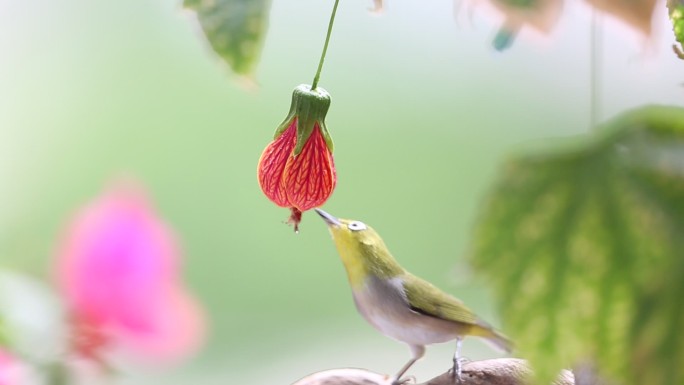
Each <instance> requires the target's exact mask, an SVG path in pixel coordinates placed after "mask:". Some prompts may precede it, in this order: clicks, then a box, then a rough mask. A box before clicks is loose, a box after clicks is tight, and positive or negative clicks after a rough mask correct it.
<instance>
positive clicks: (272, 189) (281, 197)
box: [257, 119, 297, 207]
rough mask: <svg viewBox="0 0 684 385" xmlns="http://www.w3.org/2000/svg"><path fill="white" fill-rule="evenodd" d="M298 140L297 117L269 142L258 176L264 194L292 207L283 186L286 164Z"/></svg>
mask: <svg viewBox="0 0 684 385" xmlns="http://www.w3.org/2000/svg"><path fill="white" fill-rule="evenodd" d="M296 140H297V119H294V120H293V121H292V123H291V124H290V127H288V128H287V130H285V132H283V133H282V134H281V135H280V136H279V137H278V138H276V139H275V140H274V141H272V142H271V143H269V145H268V146H266V149H264V152H263V153H262V154H261V158H260V159H259V166H258V168H257V178H258V179H259V185H260V186H261V190H262V191H263V192H264V194H265V195H266V196H267V197H268V199H270V200H271V201H273V203H275V204H277V205H278V206H280V207H290V206H291V205H290V202H289V201H288V200H287V194H285V191H284V190H283V188H282V183H281V182H282V179H283V171H284V170H285V164H286V163H287V160H288V159H289V158H290V156H291V155H292V151H293V150H294V147H295V142H296Z"/></svg>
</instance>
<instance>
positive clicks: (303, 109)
mask: <svg viewBox="0 0 684 385" xmlns="http://www.w3.org/2000/svg"><path fill="white" fill-rule="evenodd" d="M329 108H330V94H329V93H328V91H326V90H324V89H323V88H321V87H316V89H314V90H312V89H311V86H309V85H306V84H301V85H299V86H297V87H296V88H295V89H294V91H293V92H292V104H291V105H290V112H289V113H288V114H287V117H286V118H285V120H284V121H283V122H282V123H280V125H279V126H278V128H277V129H276V132H275V135H274V139H275V138H277V137H279V136H280V135H281V134H282V133H283V132H285V130H287V128H288V127H290V124H292V121H293V120H294V119H297V144H296V145H295V148H294V155H295V156H297V155H299V153H301V152H302V149H303V148H304V144H305V143H306V141H307V140H308V139H309V137H310V136H311V133H312V132H313V130H314V127H315V125H316V123H318V126H319V127H320V128H321V134H322V135H323V139H324V140H325V144H326V146H327V147H328V149H329V150H330V152H332V151H333V141H332V138H331V137H330V133H329V132H328V128H327V127H326V126H325V115H326V114H327V113H328V109H329Z"/></svg>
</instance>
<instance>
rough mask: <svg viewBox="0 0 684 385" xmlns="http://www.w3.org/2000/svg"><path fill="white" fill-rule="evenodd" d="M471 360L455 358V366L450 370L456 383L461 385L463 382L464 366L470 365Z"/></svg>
mask: <svg viewBox="0 0 684 385" xmlns="http://www.w3.org/2000/svg"><path fill="white" fill-rule="evenodd" d="M469 361H470V360H468V359H467V358H464V357H460V358H454V366H453V367H451V369H449V373H450V374H451V377H452V378H453V379H454V383H456V384H460V383H461V382H463V377H462V376H461V372H462V368H463V365H465V364H466V363H468V362H469Z"/></svg>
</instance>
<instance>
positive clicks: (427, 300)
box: [402, 275, 482, 325]
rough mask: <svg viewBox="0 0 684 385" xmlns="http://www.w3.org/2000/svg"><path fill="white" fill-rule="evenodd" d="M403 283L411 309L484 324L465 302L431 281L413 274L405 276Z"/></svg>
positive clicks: (431, 314)
mask: <svg viewBox="0 0 684 385" xmlns="http://www.w3.org/2000/svg"><path fill="white" fill-rule="evenodd" d="M402 283H403V287H404V293H405V294H406V299H407V300H408V302H409V306H410V308H411V310H413V311H415V312H418V313H421V314H425V315H428V316H431V317H436V318H441V319H445V320H448V321H454V322H461V323H466V324H475V325H481V324H482V321H481V320H480V319H479V318H478V317H477V316H476V315H475V313H473V312H472V311H471V310H470V309H468V308H467V307H466V306H465V304H464V303H463V302H461V301H460V300H459V299H457V298H454V297H452V296H450V295H449V294H447V293H445V292H443V291H441V290H439V289H438V288H437V287H435V286H434V285H432V284H431V283H429V282H427V281H425V280H422V279H420V278H418V277H416V276H413V275H410V276H406V277H404V279H402Z"/></svg>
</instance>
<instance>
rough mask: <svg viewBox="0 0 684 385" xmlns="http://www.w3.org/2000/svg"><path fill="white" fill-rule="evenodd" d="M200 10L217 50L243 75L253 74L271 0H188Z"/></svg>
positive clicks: (190, 6) (201, 20)
mask: <svg viewBox="0 0 684 385" xmlns="http://www.w3.org/2000/svg"><path fill="white" fill-rule="evenodd" d="M183 6H184V7H185V8H188V9H192V10H194V11H195V12H196V13H197V20H198V21H199V24H200V26H201V27H202V30H203V31H204V34H205V35H206V36H207V39H208V40H209V43H210V44H211V47H212V48H213V49H214V51H216V53H217V54H218V55H219V56H220V57H221V58H222V59H223V60H224V61H225V62H226V63H228V65H229V66H230V68H232V69H233V71H235V72H236V73H238V74H240V75H247V76H251V75H253V73H254V70H255V68H256V65H257V64H258V61H259V56H260V55H261V48H262V46H263V40H264V36H265V35H266V30H267V27H268V13H269V10H270V8H271V1H270V0H185V1H184V2H183Z"/></svg>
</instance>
